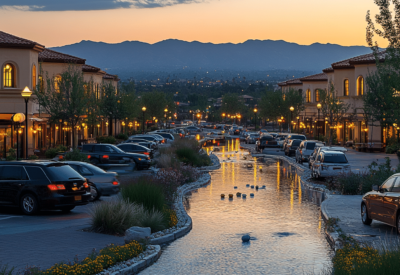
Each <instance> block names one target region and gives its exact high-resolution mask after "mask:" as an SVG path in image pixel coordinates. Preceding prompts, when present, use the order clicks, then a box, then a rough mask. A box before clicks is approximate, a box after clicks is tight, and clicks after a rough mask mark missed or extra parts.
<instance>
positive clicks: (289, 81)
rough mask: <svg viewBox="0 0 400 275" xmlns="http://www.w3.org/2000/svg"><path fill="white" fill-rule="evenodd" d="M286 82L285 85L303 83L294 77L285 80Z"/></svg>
mask: <svg viewBox="0 0 400 275" xmlns="http://www.w3.org/2000/svg"><path fill="white" fill-rule="evenodd" d="M286 84H287V85H299V84H303V83H302V82H301V81H300V78H296V79H291V80H287V81H286Z"/></svg>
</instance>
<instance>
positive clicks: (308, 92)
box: [306, 89, 311, 102]
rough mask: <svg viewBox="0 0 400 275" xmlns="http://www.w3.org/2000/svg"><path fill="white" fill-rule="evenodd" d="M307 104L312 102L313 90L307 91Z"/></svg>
mask: <svg viewBox="0 0 400 275" xmlns="http://www.w3.org/2000/svg"><path fill="white" fill-rule="evenodd" d="M306 102H311V90H310V89H308V90H307V91H306Z"/></svg>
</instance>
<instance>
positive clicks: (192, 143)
mask: <svg viewBox="0 0 400 275" xmlns="http://www.w3.org/2000/svg"><path fill="white" fill-rule="evenodd" d="M171 147H172V148H175V149H182V148H189V149H192V150H193V151H194V152H198V150H199V149H200V146H199V142H198V141H197V140H195V139H187V138H177V139H175V140H174V142H172V144H171Z"/></svg>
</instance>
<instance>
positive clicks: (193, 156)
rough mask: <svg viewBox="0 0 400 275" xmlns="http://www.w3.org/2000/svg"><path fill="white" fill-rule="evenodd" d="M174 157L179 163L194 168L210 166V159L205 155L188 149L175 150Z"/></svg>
mask: <svg viewBox="0 0 400 275" xmlns="http://www.w3.org/2000/svg"><path fill="white" fill-rule="evenodd" d="M176 155H177V157H178V159H179V160H180V161H182V162H183V163H185V164H188V165H192V166H195V167H200V166H208V165H210V164H211V160H210V157H209V156H207V155H206V154H203V155H200V154H199V153H197V152H196V151H194V150H192V149H190V148H180V149H177V150H176Z"/></svg>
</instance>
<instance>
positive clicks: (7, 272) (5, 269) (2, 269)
mask: <svg viewBox="0 0 400 275" xmlns="http://www.w3.org/2000/svg"><path fill="white" fill-rule="evenodd" d="M14 270H15V268H14V267H9V266H8V265H7V264H0V275H12V274H14Z"/></svg>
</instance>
